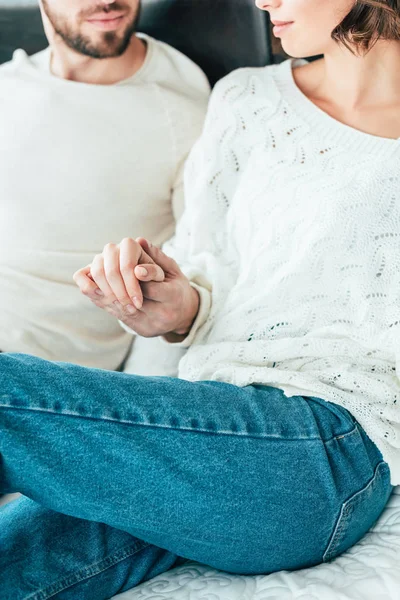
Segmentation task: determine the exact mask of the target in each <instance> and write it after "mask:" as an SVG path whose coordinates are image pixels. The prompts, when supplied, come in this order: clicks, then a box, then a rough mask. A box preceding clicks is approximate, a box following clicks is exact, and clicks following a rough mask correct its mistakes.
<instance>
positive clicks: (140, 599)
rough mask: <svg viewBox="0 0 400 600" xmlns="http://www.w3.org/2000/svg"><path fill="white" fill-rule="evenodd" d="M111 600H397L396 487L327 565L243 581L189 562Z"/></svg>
mask: <svg viewBox="0 0 400 600" xmlns="http://www.w3.org/2000/svg"><path fill="white" fill-rule="evenodd" d="M114 600H400V487H398V488H395V490H394V492H393V494H392V496H391V498H390V500H389V503H388V505H387V507H386V509H385V511H384V512H383V514H382V515H381V517H380V519H379V521H378V522H377V523H376V524H375V526H374V527H373V528H372V529H371V530H370V531H369V533H368V534H367V535H366V536H365V537H364V538H363V540H361V542H359V543H358V544H357V545H356V546H354V547H353V548H352V549H351V550H349V551H348V552H346V553H345V554H343V555H342V556H340V557H338V558H337V559H335V560H334V561H332V562H331V563H326V564H322V565H319V566H317V567H313V568H311V569H304V570H301V571H295V572H290V573H289V572H286V571H282V572H279V573H273V574H271V575H265V576H262V575H258V576H251V577H250V576H245V577H242V576H238V575H232V574H229V573H224V572H222V571H216V570H215V569H211V568H210V567H207V566H206V565H203V564H200V563H197V562H193V561H191V562H188V563H186V564H184V565H183V566H181V567H177V568H176V569H172V570H171V571H168V572H167V573H164V574H161V575H159V576H158V577H155V578H154V579H152V580H150V581H147V582H146V583H143V584H142V585H140V586H138V587H136V588H134V589H132V590H130V591H129V592H125V593H123V594H119V595H118V596H115V597H114Z"/></svg>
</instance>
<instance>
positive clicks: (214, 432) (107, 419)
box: [0, 402, 329, 442]
mask: <svg viewBox="0 0 400 600" xmlns="http://www.w3.org/2000/svg"><path fill="white" fill-rule="evenodd" d="M0 408H5V409H10V410H24V411H31V412H42V413H47V414H51V415H55V416H63V417H71V418H73V419H88V420H92V421H104V422H108V423H118V424H120V425H130V426H133V427H136V426H137V427H153V428H159V429H170V430H172V431H193V432H195V433H208V434H211V435H231V436H239V437H249V438H256V439H268V440H270V441H282V440H285V441H286V442H298V441H305V442H309V441H311V442H313V441H314V442H324V440H323V439H322V438H321V437H320V436H300V437H292V438H289V437H284V436H283V437H282V436H278V435H271V434H262V433H260V434H256V433H249V432H247V431H243V432H240V431H225V430H223V429H221V430H220V429H202V428H200V427H182V426H176V425H162V424H157V423H147V422H144V421H141V422H134V421H128V420H124V419H115V418H112V417H94V416H92V415H90V416H88V415H82V414H79V413H71V412H59V411H55V410H51V409H48V408H41V407H35V408H32V407H31V406H12V405H10V404H1V402H0ZM328 441H329V440H328Z"/></svg>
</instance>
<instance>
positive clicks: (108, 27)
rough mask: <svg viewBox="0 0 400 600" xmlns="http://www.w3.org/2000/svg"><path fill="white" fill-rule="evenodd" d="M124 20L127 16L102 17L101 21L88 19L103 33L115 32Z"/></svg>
mask: <svg viewBox="0 0 400 600" xmlns="http://www.w3.org/2000/svg"><path fill="white" fill-rule="evenodd" d="M124 19H125V15H119V16H116V17H106V18H104V17H102V18H101V19H88V23H90V24H91V25H93V26H94V27H96V28H97V29H100V30H101V31H113V30H114V29H118V27H119V26H120V25H121V23H122V22H123V21H124Z"/></svg>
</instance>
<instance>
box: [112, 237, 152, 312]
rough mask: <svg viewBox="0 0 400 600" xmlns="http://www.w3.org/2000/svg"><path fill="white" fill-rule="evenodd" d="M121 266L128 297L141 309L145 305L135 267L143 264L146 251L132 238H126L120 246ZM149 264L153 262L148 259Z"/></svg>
mask: <svg viewBox="0 0 400 600" xmlns="http://www.w3.org/2000/svg"><path fill="white" fill-rule="evenodd" d="M119 252H120V256H119V264H120V271H121V275H122V278H123V282H124V286H125V289H126V293H127V295H128V297H129V298H130V299H131V302H133V304H134V305H135V306H136V308H141V306H142V303H143V296H142V290H141V287H140V284H139V281H138V279H137V277H136V275H135V267H136V266H137V265H138V263H139V262H142V255H144V254H145V253H144V251H143V250H142V248H141V246H140V245H139V244H138V243H137V242H135V240H133V239H132V238H125V239H123V240H122V242H121V243H120V246H119ZM147 262H153V261H152V260H151V259H150V258H148V260H147Z"/></svg>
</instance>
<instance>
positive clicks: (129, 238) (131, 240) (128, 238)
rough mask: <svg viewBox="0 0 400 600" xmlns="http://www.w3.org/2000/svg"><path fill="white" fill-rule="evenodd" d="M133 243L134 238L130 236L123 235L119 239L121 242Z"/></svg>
mask: <svg viewBox="0 0 400 600" xmlns="http://www.w3.org/2000/svg"><path fill="white" fill-rule="evenodd" d="M132 243H135V240H134V239H133V238H131V237H124V238H123V239H122V241H121V244H124V245H125V244H132Z"/></svg>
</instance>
